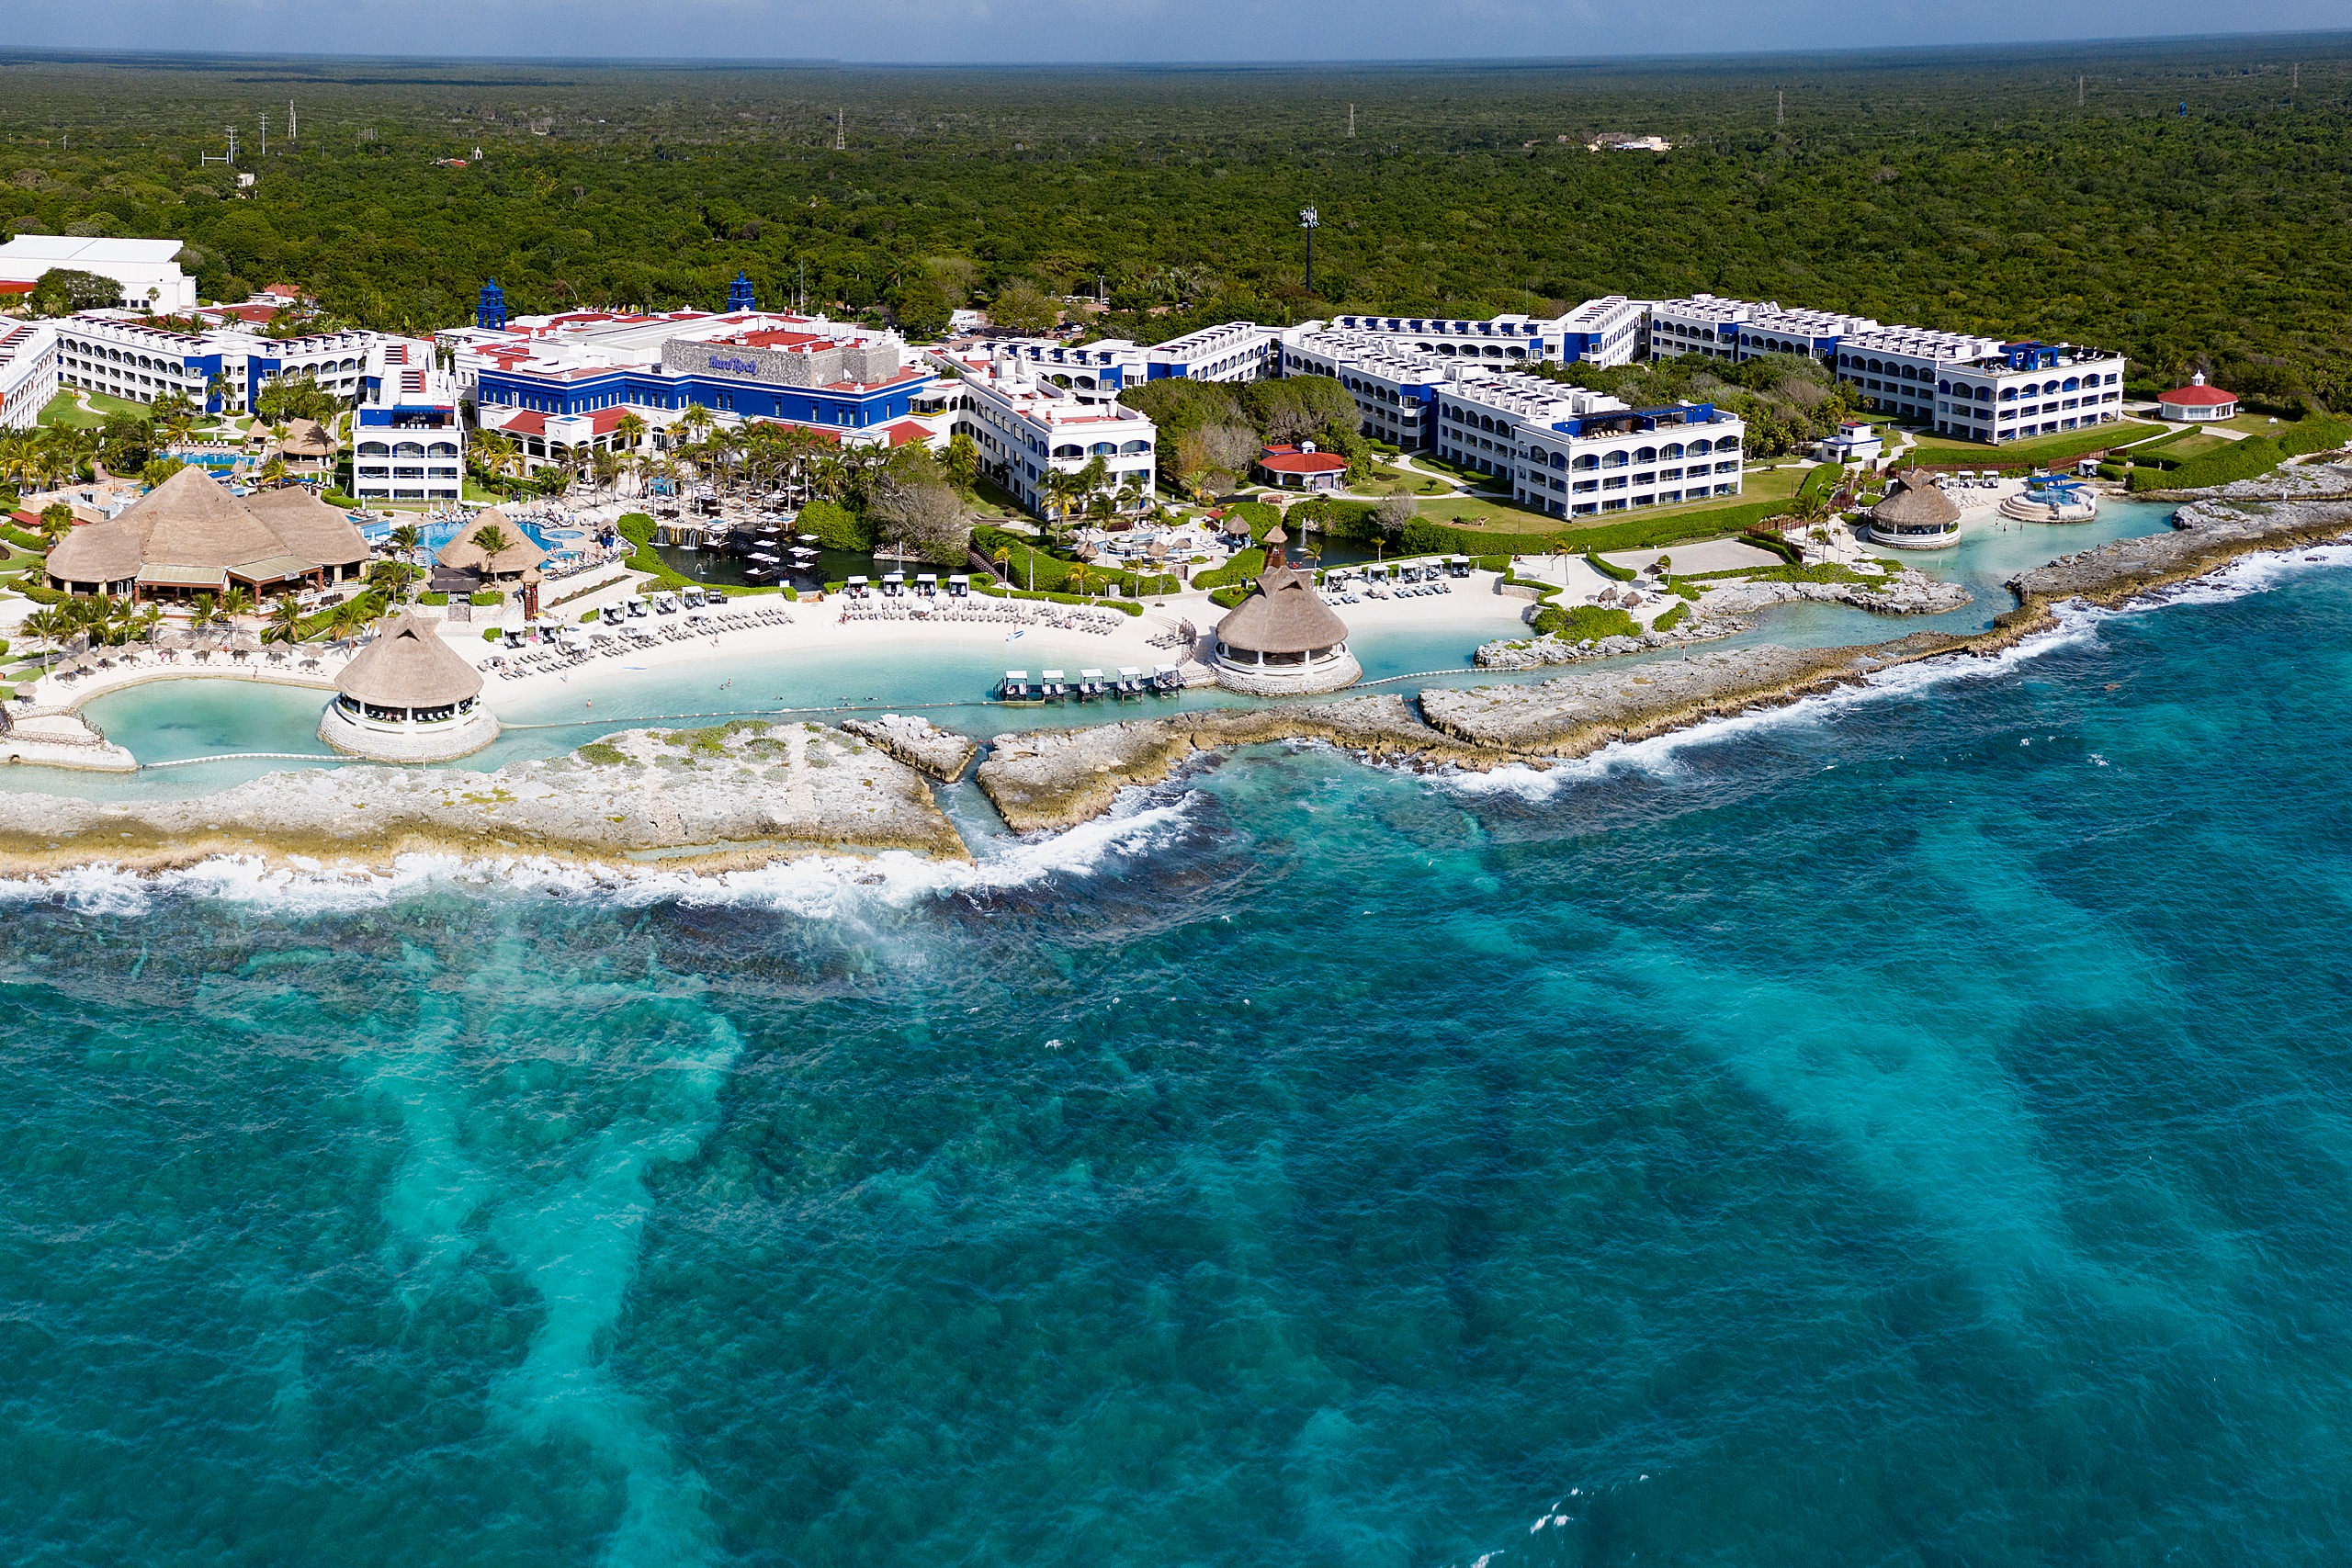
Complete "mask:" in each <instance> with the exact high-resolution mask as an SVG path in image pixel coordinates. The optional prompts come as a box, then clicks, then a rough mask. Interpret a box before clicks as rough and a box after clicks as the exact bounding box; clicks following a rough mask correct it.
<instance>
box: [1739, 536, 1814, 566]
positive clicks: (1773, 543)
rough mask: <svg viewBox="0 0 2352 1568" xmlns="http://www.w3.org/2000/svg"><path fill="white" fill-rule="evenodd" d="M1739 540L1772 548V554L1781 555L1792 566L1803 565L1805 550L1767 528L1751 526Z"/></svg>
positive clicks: (1762, 548) (1766, 548) (1759, 546)
mask: <svg viewBox="0 0 2352 1568" xmlns="http://www.w3.org/2000/svg"><path fill="white" fill-rule="evenodd" d="M1739 542H1740V543H1741V544H1743V545H1754V546H1755V547H1757V548H1758V549H1759V550H1770V552H1771V553H1772V554H1774V555H1776V556H1778V557H1780V558H1781V559H1782V560H1784V561H1786V562H1788V563H1789V565H1791V566H1800V565H1803V564H1804V552H1803V551H1801V550H1799V549H1798V548H1797V547H1795V546H1794V545H1792V544H1791V543H1789V542H1788V541H1787V540H1786V539H1783V538H1782V537H1781V536H1780V535H1778V534H1774V533H1770V532H1768V531H1766V530H1765V529H1761V528H1751V529H1749V530H1748V531H1747V533H1745V534H1742V535H1741V536H1739Z"/></svg>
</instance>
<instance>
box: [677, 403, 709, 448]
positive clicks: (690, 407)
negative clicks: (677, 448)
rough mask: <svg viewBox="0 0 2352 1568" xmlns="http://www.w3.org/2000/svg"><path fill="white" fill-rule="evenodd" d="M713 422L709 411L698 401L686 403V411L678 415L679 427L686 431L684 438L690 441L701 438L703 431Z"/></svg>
mask: <svg viewBox="0 0 2352 1568" xmlns="http://www.w3.org/2000/svg"><path fill="white" fill-rule="evenodd" d="M713 423H716V421H714V420H713V419H712V417H711V412H710V411H709V410H708V409H707V408H705V407H703V406H702V405H701V404H700V403H688V404H687V405H686V412H684V413H682V414H680V415H679V416H678V425H679V428H680V429H682V430H684V432H685V433H686V439H687V440H688V441H690V442H691V441H699V440H701V439H702V437H703V434H704V433H705V432H707V431H708V430H709V429H710V427H711V425H712V424H713Z"/></svg>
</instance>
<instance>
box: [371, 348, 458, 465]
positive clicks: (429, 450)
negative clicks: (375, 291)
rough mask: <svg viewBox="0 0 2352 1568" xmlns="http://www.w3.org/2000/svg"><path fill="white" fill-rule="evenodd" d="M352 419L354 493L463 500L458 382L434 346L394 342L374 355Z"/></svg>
mask: <svg viewBox="0 0 2352 1568" xmlns="http://www.w3.org/2000/svg"><path fill="white" fill-rule="evenodd" d="M351 426H352V428H351V493H352V494H353V495H355V496H356V497H358V498H359V499H360V500H362V501H425V502H433V501H457V500H458V499H460V498H461V497H462V496H463V495H464V494H465V475H466V466H465V459H466V426H465V418H464V412H463V410H462V409H461V408H460V407H459V405H458V385H457V381H456V379H455V378H453V377H451V376H450V375H449V374H448V372H447V371H445V370H442V369H441V368H439V367H437V366H436V365H435V363H434V351H433V345H432V344H429V343H425V342H423V341H421V340H417V339H410V338H388V339H386V340H385V341H383V342H382V343H379V344H377V345H376V346H375V347H374V348H373V349H371V350H370V351H369V352H368V363H367V374H366V376H365V378H364V384H363V386H362V388H361V391H360V404H359V407H358V408H357V410H356V411H355V412H353V414H352V419H351Z"/></svg>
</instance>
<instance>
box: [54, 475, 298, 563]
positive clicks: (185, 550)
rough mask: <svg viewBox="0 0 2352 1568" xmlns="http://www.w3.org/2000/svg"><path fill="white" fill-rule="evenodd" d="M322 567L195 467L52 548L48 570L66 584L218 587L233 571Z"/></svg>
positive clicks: (77, 531) (78, 529)
mask: <svg viewBox="0 0 2352 1568" xmlns="http://www.w3.org/2000/svg"><path fill="white" fill-rule="evenodd" d="M321 565H322V562H321V561H320V559H319V558H317V557H316V556H314V555H311V553H310V552H309V550H308V549H307V548H306V547H304V546H303V545H300V544H298V543H296V542H295V541H293V540H291V539H288V537H286V536H283V535H282V534H280V533H279V532H278V530H277V528H276V527H274V526H272V525H270V523H269V522H267V521H266V520H265V519H264V518H263V517H261V516H260V515H258V514H256V513H254V511H253V509H252V508H250V507H248V506H247V505H246V504H245V503H244V502H242V501H239V500H238V499H237V498H236V497H235V496H233V495H231V494H230V493H229V492H228V491H227V490H226V489H224V488H222V486H221V484H220V480H218V479H214V478H213V477H212V476H211V475H210V474H209V473H208V472H206V471H205V470H204V469H203V468H199V467H198V466H196V465H194V464H190V465H189V466H188V467H187V468H182V469H180V470H179V471H178V472H177V473H175V474H174V475H173V476H172V477H171V478H170V479H165V480H164V482H163V483H162V484H160V485H157V486H156V487H155V488H154V489H153V490H152V491H149V492H148V493H147V494H146V495H144V496H142V497H141V498H140V499H139V500H138V501H136V502H133V503H132V504H131V505H130V507H128V508H126V509H125V510H124V512H123V513H122V514H121V515H120V516H119V517H117V518H115V519H114V520H113V521H112V522H108V523H93V524H91V525H89V526H87V527H85V528H77V529H75V530H74V533H73V535H72V536H69V537H68V538H66V539H64V540H62V542H61V543H60V544H59V545H58V547H57V548H56V549H55V550H54V551H52V552H51V554H50V558H49V565H48V567H47V569H46V570H48V572H49V575H50V576H51V577H54V578H57V579H59V580H60V581H66V582H117V581H121V580H122V579H124V578H127V577H144V578H146V579H148V580H149V581H155V582H159V583H165V584H168V585H171V586H175V587H217V586H220V585H221V584H222V583H223V582H224V581H225V580H226V577H227V575H228V574H231V573H234V574H235V575H237V576H239V577H243V578H244V579H245V580H246V581H254V582H277V581H284V580H285V579H287V578H289V577H299V576H300V575H301V574H302V573H304V572H308V571H315V570H318V568H319V567H320V566H321Z"/></svg>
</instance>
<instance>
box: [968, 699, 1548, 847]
mask: <svg viewBox="0 0 2352 1568" xmlns="http://www.w3.org/2000/svg"><path fill="white" fill-rule="evenodd" d="M1301 739H1306V740H1323V741H1329V743H1330V744H1332V745H1334V746H1339V747H1341V748H1343V749H1345V750H1350V751H1354V752H1357V753H1359V754H1362V755H1363V756H1367V757H1374V758H1380V759H1384V760H1389V761H1413V762H1416V763H1421V764H1429V765H1443V764H1448V763H1451V764H1454V765H1458V766H1462V767H1468V768H1476V769H1481V770H1484V769H1487V768H1492V767H1495V766H1498V764H1501V763H1504V762H1509V761H1515V760H1517V759H1515V758H1514V757H1513V756H1512V755H1510V753H1507V752H1501V751H1498V750H1493V749H1491V748H1488V747H1485V746H1478V745H1465V744H1464V743H1463V742H1461V741H1459V740H1456V739H1453V737H1451V736H1449V735H1445V734H1442V733H1440V732H1439V731H1437V730H1435V729H1432V728H1430V726H1428V725H1427V724H1425V723H1423V722H1422V721H1421V719H1420V718H1419V716H1417V715H1416V714H1415V713H1414V712H1413V709H1412V706H1411V705H1410V704H1408V702H1407V701H1406V700H1405V699H1404V698H1403V697H1400V696H1396V695H1393V694H1391V695H1383V696H1370V697H1348V698H1344V699H1341V700H1340V701H1337V702H1327V703H1301V704H1297V705H1283V706H1282V707H1274V708H1207V709H1204V710H1201V711H1199V712H1196V713H1185V714H1174V715H1170V716H1168V717H1165V718H1138V719H1128V720H1126V721H1125V722H1123V723H1119V724H1106V725H1100V726H1097V727H1095V728H1090V729H1041V730H1034V731H1031V732H1029V733H1027V734H1023V735H1000V736H998V737H997V738H996V739H995V740H994V741H992V742H991V743H990V744H989V754H988V757H987V759H986V760H985V761H982V762H981V763H980V766H979V772H978V775H977V777H978V783H979V786H980V789H981V791H982V792H983V793H984V794H986V795H988V797H989V801H990V802H991V803H993V804H994V805H995V807H996V808H997V810H998V812H999V813H1000V814H1001V816H1002V817H1003V818H1004V819H1005V821H1006V823H1007V824H1008V825H1009V826H1011V827H1012V829H1014V830H1016V831H1018V832H1024V833H1026V832H1035V831H1038V830H1040V829H1058V828H1069V827H1072V826H1075V825H1076V824H1078V823H1080V822H1084V821H1087V820H1089V819H1091V818H1095V817H1099V816H1101V815H1102V814H1103V812H1105V811H1107V810H1109V809H1110V807H1111V803H1112V802H1113V801H1114V799H1116V798H1117V796H1118V794H1119V792H1120V791H1121V790H1124V789H1128V788H1132V787H1134V786H1136V785H1139V784H1159V783H1160V782H1161V781H1163V780H1165V779H1166V778H1168V777H1169V775H1170V774H1171V773H1174V772H1175V771H1176V770H1177V768H1178V767H1180V766H1182V763H1183V762H1184V761H1185V760H1186V759H1188V758H1190V757H1191V756H1192V755H1193V753H1194V752H1195V751H1203V750H1216V749H1219V748H1223V747H1228V746H1250V745H1260V744H1263V743H1265V742H1269V741H1279V740H1301Z"/></svg>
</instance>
